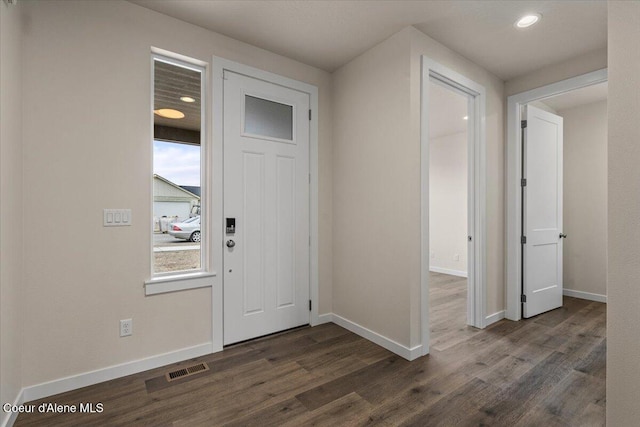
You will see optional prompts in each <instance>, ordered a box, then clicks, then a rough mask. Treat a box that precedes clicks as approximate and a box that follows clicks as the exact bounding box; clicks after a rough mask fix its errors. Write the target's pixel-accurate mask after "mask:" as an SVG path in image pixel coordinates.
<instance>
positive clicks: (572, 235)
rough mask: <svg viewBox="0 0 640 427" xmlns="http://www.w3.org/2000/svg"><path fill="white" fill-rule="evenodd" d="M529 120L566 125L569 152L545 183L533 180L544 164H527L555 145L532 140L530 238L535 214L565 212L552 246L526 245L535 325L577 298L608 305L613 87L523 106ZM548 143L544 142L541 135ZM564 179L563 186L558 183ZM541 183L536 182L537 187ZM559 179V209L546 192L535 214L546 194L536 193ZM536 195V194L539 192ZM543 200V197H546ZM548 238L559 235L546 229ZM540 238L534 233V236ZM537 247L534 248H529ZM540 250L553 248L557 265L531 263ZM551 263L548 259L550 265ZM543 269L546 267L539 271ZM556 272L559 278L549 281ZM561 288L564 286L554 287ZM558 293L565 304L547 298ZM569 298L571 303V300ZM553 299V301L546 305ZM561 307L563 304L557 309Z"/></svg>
mask: <svg viewBox="0 0 640 427" xmlns="http://www.w3.org/2000/svg"><path fill="white" fill-rule="evenodd" d="M523 110H524V111H523V112H522V114H523V116H525V117H526V120H527V122H529V121H530V119H529V117H531V118H532V119H533V120H536V118H538V117H544V118H545V121H546V123H547V124H546V125H547V126H548V124H549V123H554V125H555V124H559V132H561V135H560V138H561V139H560V141H561V144H560V145H559V150H558V151H559V152H558V155H557V156H554V157H557V162H556V163H557V167H556V166H555V165H553V164H551V162H545V163H543V164H542V167H543V168H542V170H541V173H542V174H543V175H544V177H542V178H543V179H540V177H539V178H538V179H535V178H533V176H534V175H532V174H535V170H534V169H535V167H534V166H532V163H534V162H535V161H536V159H535V158H534V159H527V155H528V154H530V153H535V150H534V149H532V148H531V146H534V145H538V146H544V145H548V144H549V142H550V139H552V138H548V137H547V138H545V140H536V139H535V137H536V135H534V134H531V140H527V138H525V139H524V148H523V154H524V157H523V165H524V166H525V169H524V172H523V175H524V176H525V179H526V185H523V186H522V188H523V230H528V231H529V232H531V231H535V230H531V229H532V227H531V223H532V222H534V221H533V219H532V218H530V216H531V213H532V211H533V214H534V215H536V214H537V211H540V207H539V206H540V205H544V206H547V207H552V208H553V209H554V211H555V212H557V216H558V219H557V223H558V228H557V229H555V232H556V233H551V235H550V237H551V241H550V242H543V243H545V244H544V245H541V244H540V243H541V242H536V241H535V240H536V239H533V238H530V237H531V236H529V232H526V233H525V234H524V235H526V236H527V242H526V244H523V264H522V265H523V295H524V296H525V298H524V302H523V307H522V315H523V317H531V316H535V315H537V314H540V313H542V312H544V311H548V310H549V309H555V308H558V307H561V306H566V304H568V303H570V302H571V299H570V298H574V297H577V298H583V299H589V300H595V301H601V302H604V301H606V247H607V223H606V217H607V82H603V83H599V84H595V85H591V86H587V87H583V88H579V89H575V90H572V91H569V92H566V93H562V94H560V95H554V96H552V97H548V98H543V99H540V100H537V101H533V102H530V103H528V104H527V105H526V106H523ZM524 126H525V127H524V128H523V129H525V130H526V129H528V128H529V127H530V126H534V127H535V126H536V123H535V122H532V123H526V124H524ZM539 136H541V135H539ZM539 136H538V137H539ZM556 170H557V171H558V172H559V174H558V177H557V181H558V182H557V183H555V181H556V179H555V177H554V176H553V175H554V171H556ZM532 178H533V179H532ZM548 179H551V180H552V181H553V182H554V186H556V187H557V189H558V190H557V191H558V192H559V194H558V195H557V196H558V197H557V201H556V200H551V199H553V197H552V198H551V199H549V197H548V196H549V195H551V194H552V193H554V192H555V191H556V190H555V189H552V191H548V192H544V194H543V195H542V196H543V198H547V199H549V200H548V201H547V202H546V203H537V205H538V206H534V207H533V208H532V207H528V206H527V201H529V200H530V199H531V198H532V197H533V198H535V197H536V196H531V195H527V192H528V191H531V192H532V193H543V192H542V191H541V190H542V187H540V185H536V184H537V183H539V182H541V181H542V182H543V183H544V181H546V180H548ZM533 187H536V188H533ZM538 197H539V196H538ZM544 228H545V232H546V231H549V230H551V228H552V227H550V226H549V225H546V226H545V227H544ZM532 234H533V233H532ZM529 240H530V241H529ZM535 245H538V246H541V247H546V248H552V249H553V250H554V252H555V253H556V255H557V256H556V259H557V265H556V262H551V260H550V259H545V257H539V256H531V255H529V254H530V253H531V252H534V251H535V250H536V249H537V248H536V246H535ZM547 258H548V257H547ZM539 262H542V264H540V265H536V263H539ZM551 272H555V275H557V279H556V278H552V277H550V275H549V273H551ZM552 285H557V286H555V287H554V286H552ZM550 291H552V292H555V293H556V294H557V297H555V298H546V297H545V296H544V294H545V292H550ZM563 296H568V297H569V299H567V298H563ZM545 298H546V299H547V300H548V301H545ZM554 299H555V300H557V301H554ZM538 300H542V301H543V302H547V303H548V304H547V307H545V306H541V307H538V306H537V305H536V302H537V301H538Z"/></svg>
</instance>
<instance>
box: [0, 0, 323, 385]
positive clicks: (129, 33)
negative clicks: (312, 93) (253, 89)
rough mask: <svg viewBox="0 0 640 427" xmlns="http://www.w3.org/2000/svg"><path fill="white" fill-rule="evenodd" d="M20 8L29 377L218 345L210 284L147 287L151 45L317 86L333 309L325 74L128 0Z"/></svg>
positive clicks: (26, 359) (46, 376) (32, 380)
mask: <svg viewBox="0 0 640 427" xmlns="http://www.w3.org/2000/svg"><path fill="white" fill-rule="evenodd" d="M23 4H24V8H25V11H26V14H27V17H28V22H29V25H28V27H27V29H26V31H25V41H24V42H25V43H24V48H25V50H24V77H23V78H24V91H23V100H24V111H25V115H24V135H23V136H24V144H23V149H24V177H25V181H24V189H25V191H24V194H25V199H24V209H23V211H24V220H25V225H26V226H25V229H24V237H23V241H24V242H25V264H26V265H28V266H29V268H28V269H26V273H25V282H24V283H25V292H24V300H25V301H27V302H28V304H27V306H26V310H25V313H24V330H23V336H24V353H23V354H24V357H23V363H24V364H25V365H29V366H30V367H31V368H30V369H29V370H25V372H24V379H23V385H25V386H30V385H34V384H38V383H41V382H43V381H48V380H53V379H58V378H62V377H65V376H68V375H74V374H78V373H82V372H86V371H90V370H94V369H99V368H104V367H108V366H112V365H116V364H119V363H124V362H128V361H132V360H136V359H141V358H145V357H149V356H153V355H158V354H162V353H165V352H170V351H174V350H179V349H182V348H186V347H189V346H194V345H199V344H203V343H207V342H210V341H211V333H212V331H211V329H212V328H211V291H210V289H208V288H205V289H196V290H189V291H182V292H175V293H170V294H163V295H157V296H151V297H145V296H144V289H143V282H144V280H145V279H148V276H149V270H150V267H149V266H150V262H151V253H150V250H149V248H150V246H151V242H150V239H151V235H150V232H149V230H150V221H151V217H152V212H151V202H150V201H151V191H152V189H151V184H150V183H151V174H152V158H151V146H150V144H151V143H150V141H151V126H150V123H149V120H150V118H149V111H150V109H151V93H150V90H151V82H150V48H151V46H155V47H159V48H162V49H166V50H169V51H173V52H177V53H180V54H183V55H187V56H190V57H193V58H196V59H199V60H202V61H206V62H210V61H211V59H212V56H213V55H218V56H221V57H223V58H227V59H230V60H234V61H238V62H241V63H244V64H247V65H251V66H254V67H258V68H261V69H264V70H267V71H271V72H275V73H278V74H281V75H284V76H287V77H291V78H294V79H298V80H301V81H304V82H307V83H311V84H314V85H317V86H318V88H319V103H320V111H319V113H318V117H319V126H320V130H319V145H320V147H319V151H320V153H319V157H320V165H319V170H320V183H319V186H320V203H319V204H320V295H321V300H320V312H321V313H323V312H330V311H331V310H332V307H331V301H332V297H331V287H332V286H331V274H332V273H331V270H332V267H331V258H330V251H331V235H332V234H331V220H332V218H331V214H330V213H331V197H332V195H331V187H332V185H331V159H332V154H331V122H330V120H331V118H330V109H329V105H330V75H329V74H328V73H326V72H324V71H321V70H318V69H315V68H313V67H310V66H307V65H303V64H301V63H298V62H296V61H293V60H290V59H286V58H284V57H282V56H279V55H275V54H272V53H269V52H267V51H265V50H262V49H258V48H256V47H252V46H249V45H247V44H244V43H241V42H238V41H235V40H232V39H229V38H227V37H224V36H221V35H218V34H215V33H212V32H210V31H207V30H204V29H202V28H199V27H196V26H193V25H190V24H187V23H184V22H181V21H178V20H176V19H173V18H169V17H166V16H164V15H161V14H158V13H156V12H152V11H150V10H147V9H145V8H142V7H139V6H136V5H133V4H131V3H128V2H123V1H109V2H87V1H60V2H56V1H46V2H44V1H42V2H34V3H30V2H24V3H23ZM53 35H55V36H53ZM104 208H131V209H132V210H133V225H132V226H131V227H123V228H104V227H102V210H103V209H104ZM5 241H6V240H5V239H4V236H3V242H5ZM123 318H133V322H134V328H133V330H134V333H133V336H132V337H128V338H119V337H118V321H119V319H123ZM43 351H46V353H47V355H48V358H47V363H42V354H43V353H42V352H43Z"/></svg>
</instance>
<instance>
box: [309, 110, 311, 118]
mask: <svg viewBox="0 0 640 427" xmlns="http://www.w3.org/2000/svg"><path fill="white" fill-rule="evenodd" d="M309 120H311V110H309Z"/></svg>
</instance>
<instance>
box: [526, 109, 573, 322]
mask: <svg viewBox="0 0 640 427" xmlns="http://www.w3.org/2000/svg"><path fill="white" fill-rule="evenodd" d="M525 108H526V112H525V118H526V126H525V127H524V128H523V136H524V140H523V150H522V151H523V156H524V158H523V162H522V163H523V174H522V176H523V177H524V179H526V183H525V182H523V184H525V185H523V198H522V200H523V212H524V216H523V236H524V237H525V238H526V242H524V243H523V246H522V251H523V252H522V253H523V277H522V279H523V292H524V295H525V297H526V300H525V302H524V304H523V317H525V318H527V317H532V316H535V315H537V314H540V313H544V312H545V311H549V310H553V309H555V308H558V307H561V306H562V240H563V239H562V142H563V134H562V127H563V126H562V125H563V123H562V117H560V116H557V115H555V114H552V113H549V112H547V111H543V110H541V109H539V108H536V107H533V106H531V105H527V106H526V107H525Z"/></svg>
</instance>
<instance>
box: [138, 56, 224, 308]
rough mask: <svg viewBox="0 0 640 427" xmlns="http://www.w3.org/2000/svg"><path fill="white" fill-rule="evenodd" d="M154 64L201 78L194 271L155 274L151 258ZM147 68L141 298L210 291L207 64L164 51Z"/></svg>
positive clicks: (213, 272) (209, 164)
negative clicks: (146, 246) (146, 206)
mask: <svg viewBox="0 0 640 427" xmlns="http://www.w3.org/2000/svg"><path fill="white" fill-rule="evenodd" d="M157 61H160V62H164V63H167V64H171V65H175V66H178V67H183V68H187V69H190V70H193V71H197V72H199V73H200V75H201V79H200V233H201V236H202V239H201V242H200V268H199V269H194V270H181V271H171V272H162V273H157V272H155V255H154V242H153V233H154V231H153V203H154V196H153V193H154V192H153V185H154V179H153V167H154V151H153V147H154V142H155V141H156V139H155V135H154V130H153V129H154V113H153V110H154V102H155V99H154V98H155V64H156V62H157ZM150 64H151V67H150V68H151V70H150V71H151V73H150V74H151V82H150V103H151V106H150V107H151V108H150V128H151V138H150V149H151V168H150V169H151V171H152V172H151V174H150V182H151V186H150V190H151V195H150V209H151V215H150V216H149V223H150V225H151V227H150V235H149V237H150V238H151V239H150V240H151V241H150V255H151V257H150V262H149V279H148V280H146V281H145V282H144V288H145V295H154V294H161V293H166V292H175V291H181V290H186V289H196V288H202V287H210V286H212V285H213V278H214V277H215V276H216V272H215V271H213V259H212V258H213V251H212V250H211V243H210V242H211V241H212V238H213V233H212V221H211V213H212V209H211V208H212V194H211V190H212V188H211V187H212V186H211V185H209V183H210V182H211V177H212V171H211V162H210V161H209V157H210V153H211V149H212V147H211V137H210V131H209V129H210V126H208V124H209V120H210V116H211V111H210V108H208V101H209V97H208V96H207V90H208V87H209V85H208V80H209V64H208V63H206V62H203V61H200V60H197V59H194V58H189V57H186V56H184V55H180V54H176V53H173V52H169V51H165V50H162V49H157V48H152V49H151V55H150Z"/></svg>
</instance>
